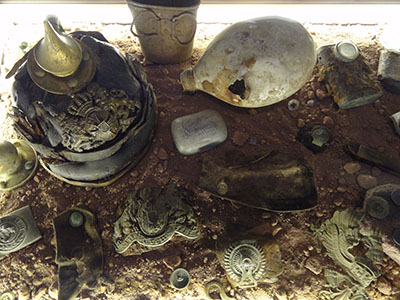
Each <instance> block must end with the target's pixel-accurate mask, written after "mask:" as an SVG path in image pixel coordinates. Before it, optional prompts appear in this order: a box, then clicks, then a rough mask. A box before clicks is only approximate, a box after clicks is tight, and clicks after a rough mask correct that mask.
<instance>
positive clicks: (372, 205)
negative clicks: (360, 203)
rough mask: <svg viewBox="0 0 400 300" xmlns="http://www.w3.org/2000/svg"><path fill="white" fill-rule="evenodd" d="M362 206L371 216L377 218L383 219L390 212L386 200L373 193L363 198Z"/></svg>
mask: <svg viewBox="0 0 400 300" xmlns="http://www.w3.org/2000/svg"><path fill="white" fill-rule="evenodd" d="M364 208H365V210H366V212H367V213H368V214H369V215H370V216H371V217H373V218H375V219H379V220H382V219H385V218H386V217H387V216H388V215H389V213H390V207H389V203H388V201H387V200H386V199H385V198H383V197H379V196H374V195H372V196H371V197H368V198H366V199H365V201H364Z"/></svg>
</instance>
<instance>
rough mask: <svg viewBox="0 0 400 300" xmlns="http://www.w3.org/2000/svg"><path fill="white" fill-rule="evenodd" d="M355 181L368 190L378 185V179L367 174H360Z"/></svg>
mask: <svg viewBox="0 0 400 300" xmlns="http://www.w3.org/2000/svg"><path fill="white" fill-rule="evenodd" d="M357 183H358V185H359V186H361V187H362V188H363V189H366V190H369V189H371V188H373V187H376V186H377V185H378V181H377V179H376V177H374V176H371V175H367V174H360V175H358V176H357Z"/></svg>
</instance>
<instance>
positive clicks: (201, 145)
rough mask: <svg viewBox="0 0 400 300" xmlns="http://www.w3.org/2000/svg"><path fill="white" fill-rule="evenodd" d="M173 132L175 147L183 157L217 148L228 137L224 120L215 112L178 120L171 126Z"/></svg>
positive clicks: (199, 113) (206, 111)
mask: <svg viewBox="0 0 400 300" xmlns="http://www.w3.org/2000/svg"><path fill="white" fill-rule="evenodd" d="M171 131H172V137H173V139H174V142H175V146H176V148H177V149H178V151H179V152H180V153H181V154H183V155H190V154H195V153H199V152H203V151H206V150H209V149H212V148H215V147H216V146H217V145H219V144H221V143H223V142H224V141H225V140H226V138H227V137H228V131H227V129H226V125H225V122H224V120H223V119H222V117H221V115H220V114H219V113H218V112H216V111H214V110H204V111H201V112H198V113H195V114H191V115H187V116H184V117H180V118H177V119H175V120H174V121H173V122H172V124H171Z"/></svg>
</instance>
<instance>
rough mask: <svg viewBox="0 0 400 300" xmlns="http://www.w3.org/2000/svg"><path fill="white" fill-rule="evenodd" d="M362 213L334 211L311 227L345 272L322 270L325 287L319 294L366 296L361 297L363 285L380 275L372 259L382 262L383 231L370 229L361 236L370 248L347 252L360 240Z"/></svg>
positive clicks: (363, 294) (367, 284)
mask: <svg viewBox="0 0 400 300" xmlns="http://www.w3.org/2000/svg"><path fill="white" fill-rule="evenodd" d="M364 216H365V215H364V212H362V211H358V210H356V209H354V208H348V209H346V210H344V211H336V212H335V213H334V214H333V217H332V218H331V219H329V220H327V221H326V222H325V223H323V224H322V225H321V227H320V228H315V227H314V228H312V229H313V230H314V234H315V235H316V236H317V237H319V238H320V240H321V241H322V244H323V245H324V247H325V248H326V250H327V252H328V256H329V257H330V258H332V259H333V260H334V261H335V263H336V264H337V265H339V266H341V267H342V268H343V269H344V270H345V271H346V272H347V275H346V274H342V273H340V272H337V271H334V270H330V269H327V270H326V271H325V276H326V278H327V281H328V285H327V288H328V290H324V291H322V292H321V295H324V296H328V297H331V296H332V297H331V298H329V299H332V298H335V297H336V296H338V295H340V294H346V295H347V296H348V298H352V299H356V298H357V297H361V298H360V299H368V298H363V296H366V295H367V294H366V292H365V288H366V287H368V286H369V285H370V284H371V282H372V281H373V280H375V279H376V278H378V277H379V276H380V272H379V270H378V268H377V267H376V266H375V265H374V262H376V263H381V262H382V259H383V250H382V234H381V233H380V231H379V230H376V229H374V230H370V232H369V234H368V235H366V237H365V238H364V239H363V241H365V242H366V244H367V245H368V248H369V250H368V251H367V253H365V254H362V255H358V256H354V255H353V254H352V253H351V252H350V249H352V248H353V247H355V246H356V245H358V244H359V242H360V240H361V235H360V226H361V221H362V219H363V218H364ZM346 299H347V298H346ZM357 299H358V298H357Z"/></svg>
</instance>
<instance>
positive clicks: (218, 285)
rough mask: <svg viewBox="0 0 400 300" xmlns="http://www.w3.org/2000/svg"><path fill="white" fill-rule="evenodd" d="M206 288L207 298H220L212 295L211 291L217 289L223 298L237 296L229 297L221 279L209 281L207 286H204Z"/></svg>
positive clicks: (229, 298)
mask: <svg viewBox="0 0 400 300" xmlns="http://www.w3.org/2000/svg"><path fill="white" fill-rule="evenodd" d="M204 290H205V292H206V295H207V298H208V299H209V300H216V299H218V298H212V297H211V292H212V291H213V290H217V291H218V293H219V295H220V297H221V300H235V298H232V297H229V296H228V295H227V294H226V293H225V289H224V287H223V286H222V284H221V283H220V282H219V281H217V280H213V281H210V282H209V283H207V284H206V286H205V288H204Z"/></svg>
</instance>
